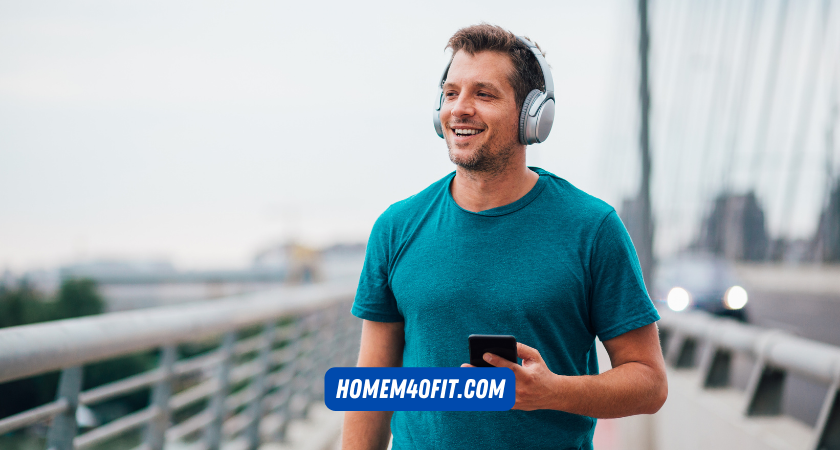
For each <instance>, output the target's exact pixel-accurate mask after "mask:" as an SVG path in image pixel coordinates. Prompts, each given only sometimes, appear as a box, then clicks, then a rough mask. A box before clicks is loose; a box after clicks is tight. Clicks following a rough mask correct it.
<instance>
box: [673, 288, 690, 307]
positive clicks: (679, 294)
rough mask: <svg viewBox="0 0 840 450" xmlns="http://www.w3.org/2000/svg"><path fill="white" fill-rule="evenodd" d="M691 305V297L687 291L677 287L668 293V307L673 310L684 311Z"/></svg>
mask: <svg viewBox="0 0 840 450" xmlns="http://www.w3.org/2000/svg"><path fill="white" fill-rule="evenodd" d="M689 303H691V296H690V295H689V294H688V291H686V290H685V289H683V288H681V287H675V288H672V289H671V290H670V291H668V307H669V308H671V309H672V310H674V311H682V310H684V309H686V308H688V304H689Z"/></svg>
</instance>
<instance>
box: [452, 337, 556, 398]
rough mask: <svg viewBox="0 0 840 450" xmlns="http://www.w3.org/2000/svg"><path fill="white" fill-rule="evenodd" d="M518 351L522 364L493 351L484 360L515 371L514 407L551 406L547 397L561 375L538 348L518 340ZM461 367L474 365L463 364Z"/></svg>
mask: <svg viewBox="0 0 840 450" xmlns="http://www.w3.org/2000/svg"><path fill="white" fill-rule="evenodd" d="M516 353H518V355H519V357H520V358H522V365H521V366H520V365H519V364H516V363H512V362H510V361H508V360H506V359H504V358H502V357H501V356H498V355H494V354H492V353H485V354H484V360H485V361H487V362H488V363H489V364H490V365H493V366H495V367H507V368H508V369H510V370H512V371H513V375H514V376H515V377H516V403H514V405H513V409H521V410H523V411H533V410H535V409H547V408H549V404H548V403H547V402H546V399H547V398H550V397H551V395H550V394H549V393H550V392H552V391H553V390H554V385H555V384H556V381H555V380H556V379H557V377H559V375H556V374H554V373H552V372H551V371H550V370H549V369H548V366H546V365H545V361H543V359H542V356H540V352H539V351H537V349H535V348H533V347H528V346H527V345H525V344H523V343H521V342H517V343H516ZM461 367H473V366H471V365H469V364H462V365H461ZM547 394H549V395H547Z"/></svg>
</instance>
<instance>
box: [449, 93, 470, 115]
mask: <svg viewBox="0 0 840 450" xmlns="http://www.w3.org/2000/svg"><path fill="white" fill-rule="evenodd" d="M473 106H474V105H473V102H472V99H470V98H469V97H468V96H465V95H461V96H458V98H457V99H456V100H455V102H454V103H453V104H452V112H451V113H450V114H452V117H465V116H466V117H468V116H472V115H473V114H475V108H474V107H473Z"/></svg>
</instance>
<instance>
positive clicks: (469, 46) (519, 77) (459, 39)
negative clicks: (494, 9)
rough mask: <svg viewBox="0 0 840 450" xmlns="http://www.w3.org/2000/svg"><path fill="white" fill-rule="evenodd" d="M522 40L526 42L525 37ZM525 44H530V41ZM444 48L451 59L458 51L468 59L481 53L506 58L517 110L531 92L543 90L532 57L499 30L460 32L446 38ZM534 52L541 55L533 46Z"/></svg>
mask: <svg viewBox="0 0 840 450" xmlns="http://www.w3.org/2000/svg"><path fill="white" fill-rule="evenodd" d="M523 37H524V36H523ZM525 39H528V38H527V37H525ZM528 40H529V41H530V39H528ZM532 42H533V41H532ZM534 45H537V43H536V42H534ZM446 48H451V49H452V57H453V58H454V57H455V53H458V51H459V50H463V51H465V52H467V53H469V54H470V55H475V54H476V53H478V52H483V51H493V52H501V53H505V54H507V55H508V56H509V57H510V60H511V62H512V63H513V69H514V70H513V73H511V74H510V75H509V76H508V80H509V81H510V84H511V86H513V91H514V93H515V94H514V95H515V98H516V104H517V106H518V107H520V108H521V107H522V104H523V103H524V102H525V97H527V96H528V93H529V92H531V91H532V90H534V89H539V90H541V91H544V90H545V79H544V78H543V74H542V69H540V63H539V62H537V58H536V56H534V53H532V52H531V50H530V49H529V48H528V46H526V45H525V44H524V43H522V41H520V40H519V39H517V38H516V35H515V34H513V33H511V32H510V31H508V30H505V29H504V28H502V27H499V26H496V25H490V24H487V23H482V24H479V25H473V26H469V27H466V28H461V29H460V30H458V31H457V32H455V34H453V35H452V37H451V38H449V43H447V45H446ZM537 48H538V49H539V50H540V52H542V49H540V46H539V45H537ZM543 55H545V53H543ZM450 61H451V60H450Z"/></svg>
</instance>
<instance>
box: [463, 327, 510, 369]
mask: <svg viewBox="0 0 840 450" xmlns="http://www.w3.org/2000/svg"><path fill="white" fill-rule="evenodd" d="M468 340H469V344H470V364H471V365H473V366H475V367H493V366H492V365H490V364H489V363H487V361H485V360H484V354H485V353H492V354H494V355H498V356H501V357H502V358H504V359H506V360H508V361H510V362H512V363H515V364H516V363H518V360H517V356H516V355H517V353H516V338H515V337H513V336H510V335H493V334H471V335H470V337H469V338H468Z"/></svg>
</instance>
